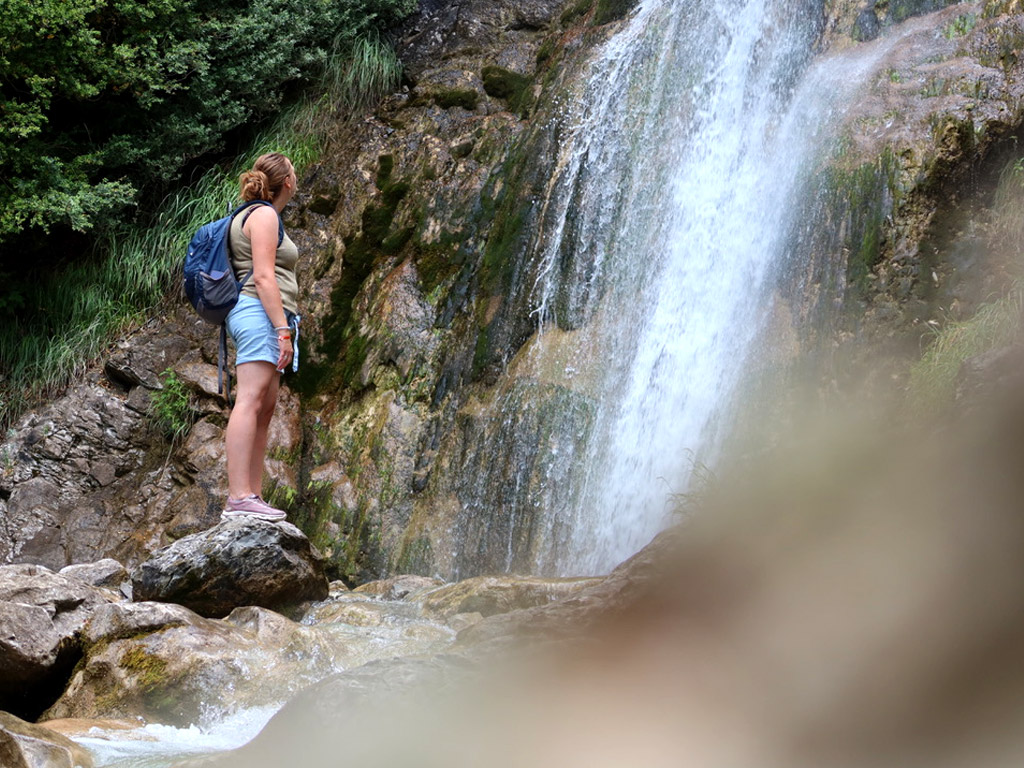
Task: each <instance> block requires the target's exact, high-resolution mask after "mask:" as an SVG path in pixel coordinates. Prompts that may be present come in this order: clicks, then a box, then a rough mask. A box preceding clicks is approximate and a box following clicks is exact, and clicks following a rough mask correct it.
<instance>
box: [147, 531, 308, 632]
mask: <svg viewBox="0 0 1024 768" xmlns="http://www.w3.org/2000/svg"><path fill="white" fill-rule="evenodd" d="M132 591H133V596H134V599H135V600H140V601H142V600H156V601H159V602H165V603H177V604H179V605H183V606H186V607H188V608H190V609H191V610H193V611H195V612H196V613H198V614H200V615H202V616H207V617H221V616H226V615H227V614H228V613H230V612H231V611H232V610H233V609H235V608H238V607H240V606H246V605H258V606H263V607H265V608H272V609H275V610H286V609H288V608H291V607H294V606H297V605H299V604H301V603H303V602H306V601H312V600H321V599H323V598H325V597H327V592H328V588H327V578H326V576H325V575H324V569H323V558H322V556H321V555H320V553H319V552H317V551H316V550H315V549H314V548H313V547H312V546H311V545H310V543H309V539H307V538H306V537H305V536H304V535H303V534H302V532H301V531H300V530H299V529H298V528H296V527H295V526H294V525H291V524H290V523H269V522H264V521H260V520H251V519H236V520H231V521H229V522H226V523H221V524H220V525H218V526H216V527H215V528H211V529H210V530H207V531H202V532H200V533H195V534H192V535H190V536H186V537H185V538H183V539H179V540H178V541H176V542H174V544H172V545H170V546H169V547H166V548H165V549H163V550H160V551H159V552H157V553H156V555H154V556H153V557H152V558H150V559H149V560H147V561H146V562H144V563H142V564H141V565H140V566H139V567H138V568H136V569H135V570H134V571H133V573H132Z"/></svg>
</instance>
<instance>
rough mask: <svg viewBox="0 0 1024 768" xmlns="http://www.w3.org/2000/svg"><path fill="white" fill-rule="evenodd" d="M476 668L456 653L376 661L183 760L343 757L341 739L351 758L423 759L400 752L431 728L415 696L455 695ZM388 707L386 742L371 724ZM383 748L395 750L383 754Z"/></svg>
mask: <svg viewBox="0 0 1024 768" xmlns="http://www.w3.org/2000/svg"><path fill="white" fill-rule="evenodd" d="M474 671H475V667H474V665H473V663H472V662H471V661H469V660H467V659H465V658H463V657H460V656H455V655H451V654H441V655H434V656H429V657H420V658H389V659H380V660H377V661H373V662H370V663H368V664H365V665H362V666H360V667H357V668H355V669H351V670H346V671H345V672H342V673H339V674H337V675H334V676H332V677H330V678H327V679H326V680H323V681H321V682H319V683H317V684H315V685H312V686H310V687H308V688H306V689H305V690H303V691H302V692H301V693H300V694H299V695H297V696H296V697H295V698H293V699H292V700H291V701H289V702H288V703H287V704H286V705H285V706H284V707H282V708H281V710H280V711H279V712H278V713H277V714H276V715H274V717H273V718H271V720H270V722H269V723H267V725H266V727H265V728H264V729H263V731H261V732H260V734H259V735H258V736H257V737H256V738H255V739H253V741H251V742H250V743H249V744H247V745H246V746H244V747H242V748H240V749H237V750H233V751H231V752H228V753H225V754H221V755H214V756H211V757H208V758H203V759H201V760H198V761H194V762H193V761H189V762H186V763H184V764H183V765H182V766H181V768H193V766H194V768H242V766H247V765H254V764H255V765H260V766H271V765H274V766H280V765H288V764H299V765H302V766H304V767H305V766H307V765H309V764H310V762H307V761H310V760H313V759H314V756H323V755H333V756H334V758H333V761H332V762H333V763H334V764H337V754H338V750H339V749H340V748H341V747H340V745H346V760H348V761H350V762H351V763H352V764H369V765H375V764H381V765H398V764H403V763H405V762H406V761H410V760H411V761H412V762H413V763H415V762H417V761H416V759H415V758H413V757H412V756H411V755H410V754H409V753H405V754H404V757H403V758H397V756H396V752H397V753H403V752H404V750H405V746H406V741H405V740H406V739H408V738H409V737H410V736H411V735H412V734H420V733H422V732H423V731H422V730H421V728H422V726H423V725H424V722H423V720H422V719H420V718H416V717H415V711H416V710H411V709H410V707H409V702H410V701H411V700H413V699H414V697H415V701H416V702H417V703H418V705H419V706H423V705H424V703H425V702H426V701H435V702H436V701H438V700H439V699H440V698H441V697H444V696H447V695H450V693H451V691H452V690H454V689H456V687H457V686H458V685H459V684H461V683H464V682H465V681H466V679H467V678H468V677H469V675H470V674H471V673H472V672H474ZM382 713H387V715H386V719H387V721H388V723H389V725H390V726H391V727H392V728H394V730H392V731H389V733H390V735H389V736H387V737H385V740H384V741H383V742H381V741H380V738H381V735H380V734H379V732H377V731H376V730H374V731H373V733H375V734H378V735H377V737H376V738H373V737H371V738H370V739H367V738H366V737H367V735H368V734H369V733H371V731H368V730H365V728H368V727H375V726H376V727H379V726H380V724H381V721H380V720H379V716H380V715H381V714H382ZM410 715H412V716H413V717H412V718H410ZM300 734H301V735H300ZM368 741H375V742H376V743H377V747H376V748H370V749H369V750H368V751H367V749H366V748H367V747H368V746H369V745H368V743H367V742H368ZM356 743H358V744H359V751H356V752H354V751H349V750H348V749H347V745H349V744H356ZM460 746H462V744H461V743H460ZM396 748H397V749H396ZM380 754H386V755H387V758H385V759H384V760H383V761H382V762H381V761H379V755H380ZM315 764H316V765H318V766H319V765H324V764H325V763H322V762H320V761H315ZM439 764H445V765H459V764H460V763H459V762H458V761H451V762H449V761H441V762H440V763H439ZM467 764H468V763H467Z"/></svg>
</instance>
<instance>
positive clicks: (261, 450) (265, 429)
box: [249, 370, 281, 493]
mask: <svg viewBox="0 0 1024 768" xmlns="http://www.w3.org/2000/svg"><path fill="white" fill-rule="evenodd" d="M280 383H281V374H279V373H278V372H277V371H276V370H275V371H274V376H273V378H272V379H271V380H270V385H269V386H268V387H267V390H266V392H265V393H264V395H263V403H262V405H261V406H260V412H259V416H258V417H257V419H256V434H255V436H254V437H253V442H252V456H251V457H250V458H249V487H250V488H252V492H253V493H261V492H262V490H263V465H264V463H265V459H266V457H267V438H268V436H269V433H270V420H271V419H272V418H273V417H274V408H275V407H276V406H277V390H278V387H279V386H280Z"/></svg>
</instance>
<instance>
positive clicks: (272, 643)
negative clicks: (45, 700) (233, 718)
mask: <svg viewBox="0 0 1024 768" xmlns="http://www.w3.org/2000/svg"><path fill="white" fill-rule="evenodd" d="M84 634H85V638H84V639H85V643H86V647H85V657H84V659H83V661H82V662H81V663H80V664H79V666H78V668H77V669H76V671H75V674H74V676H73V677H72V678H71V681H70V683H69V684H68V686H67V689H66V690H65V692H64V694H63V695H62V696H61V697H60V699H59V700H57V702H56V703H55V704H54V705H53V706H52V707H50V708H49V709H48V710H47V711H46V712H45V713H43V716H42V718H43V720H44V721H49V720H51V719H58V720H63V719H66V718H115V719H132V718H136V717H142V718H143V719H144V720H146V721H147V722H157V723H167V724H172V725H177V726H187V725H191V724H194V723H199V722H201V720H202V718H203V717H204V716H211V713H212V715H213V716H215V715H216V714H218V713H224V712H230V711H235V710H237V709H242V708H248V707H257V706H266V705H269V704H273V703H277V702H280V701H283V700H285V699H287V698H288V697H289V696H290V695H292V694H294V693H296V692H297V691H298V690H300V689H301V688H303V687H305V686H307V685H309V684H311V683H313V682H316V681H317V680H321V679H323V678H324V677H326V676H327V675H330V674H331V673H333V672H335V671H337V667H336V664H335V649H334V647H333V646H332V644H331V642H330V639H329V638H328V637H327V636H325V635H323V634H322V633H321V632H319V631H318V630H317V629H315V628H312V627H304V626H302V625H300V624H297V623H295V622H293V621H290V620H289V619H286V618H285V617H284V616H280V615H278V614H275V613H273V612H271V611H268V610H266V609H263V608H252V607H250V608H242V609H238V610H237V611H234V612H233V613H232V614H231V616H229V618H228V620H219V619H207V618H203V617H202V616H199V615H198V614H196V613H194V612H192V611H190V610H188V609H187V608H184V607H182V606H178V605H164V604H159V603H136V604H119V605H113V606H109V607H108V608H107V609H106V610H103V611H98V612H97V615H96V616H95V617H94V620H93V621H91V622H90V624H89V625H88V627H87V629H86V631H85V633H84Z"/></svg>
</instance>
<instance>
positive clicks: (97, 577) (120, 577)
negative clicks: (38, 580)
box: [58, 557, 128, 589]
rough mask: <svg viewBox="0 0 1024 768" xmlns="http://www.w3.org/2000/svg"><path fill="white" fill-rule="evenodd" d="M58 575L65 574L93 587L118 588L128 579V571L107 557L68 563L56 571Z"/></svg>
mask: <svg viewBox="0 0 1024 768" xmlns="http://www.w3.org/2000/svg"><path fill="white" fill-rule="evenodd" d="M58 575H60V576H66V577H68V578H69V579H78V580H79V581H84V582H85V583H86V584H92V585H93V586H94V587H109V588H111V589H119V588H120V586H121V584H122V583H124V582H125V581H127V580H128V571H126V570H125V567H124V566H123V565H121V563H119V562H117V560H114V559H113V558H110V557H107V558H104V559H103V560H98V561H97V562H95V563H79V564H77V565H68V566H66V567H64V568H61V569H60V571H58Z"/></svg>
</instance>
